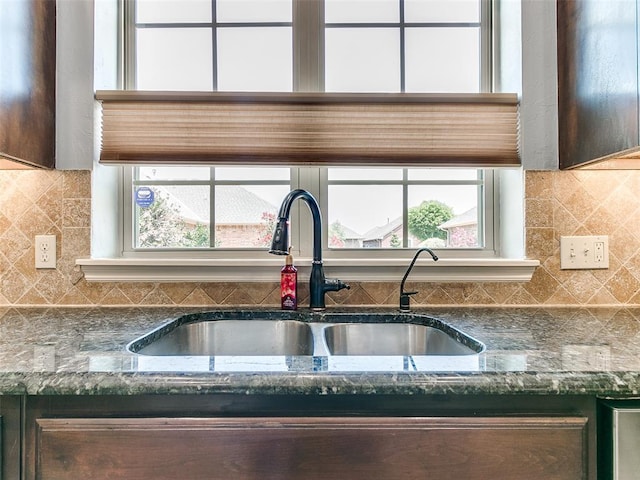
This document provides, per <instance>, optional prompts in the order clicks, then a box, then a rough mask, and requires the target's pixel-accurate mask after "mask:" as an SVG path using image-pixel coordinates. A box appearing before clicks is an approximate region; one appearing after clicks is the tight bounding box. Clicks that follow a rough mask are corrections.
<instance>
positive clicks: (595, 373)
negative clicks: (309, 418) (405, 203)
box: [0, 307, 640, 398]
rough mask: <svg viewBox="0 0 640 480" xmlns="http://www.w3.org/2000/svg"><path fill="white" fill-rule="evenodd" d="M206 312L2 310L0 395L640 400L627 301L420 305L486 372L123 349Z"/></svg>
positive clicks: (639, 352)
mask: <svg viewBox="0 0 640 480" xmlns="http://www.w3.org/2000/svg"><path fill="white" fill-rule="evenodd" d="M207 310H211V309H204V308H198V309H195V308H194V309H183V308H173V307H167V308H145V307H135V308H133V307H132V308H117V307H112V308H107V307H100V308H59V307H56V308H0V347H1V348H0V396H1V395H155V394H163V395H174V394H175V395H202V394H238V395H461V396H464V395H476V396H477V395H560V396H561V395H592V396H593V395H595V396H598V397H603V398H630V397H638V396H640V308H625V307H619V308H618V307H607V308H585V307H574V308H552V307H547V308H544V307H539V308H538V307H536V308H533V307H532V308H521V307H517V308H516V307H513V308H492V307H476V308H473V307H469V308H462V307H457V308H434V309H424V310H421V313H423V314H425V315H430V316H433V317H436V318H439V319H442V320H443V321H444V322H446V323H447V324H450V325H453V326H454V327H456V328H459V329H461V330H462V331H464V332H466V333H468V334H470V335H471V336H472V337H474V338H476V339H478V340H480V341H482V342H484V343H485V344H486V345H487V349H486V351H485V352H483V353H481V354H480V355H481V356H482V362H483V363H482V365H483V367H482V368H481V370H480V371H474V370H469V371H465V370H461V371H433V372H430V371H408V372H403V371H397V372H394V371H380V372H374V371H345V372H327V371H283V372H277V371H270V372H259V371H241V372H232V371H229V372H224V371H202V372H200V371H163V370H162V369H158V370H157V371H154V370H153V369H151V371H138V370H136V368H138V366H137V363H136V362H137V361H136V362H132V361H131V358H133V357H135V355H133V354H131V353H129V352H126V351H125V350H124V346H125V345H126V344H127V343H128V342H130V341H132V340H134V339H135V338H137V337H139V336H140V335H141V334H143V333H146V332H148V331H149V330H151V329H153V328H157V327H158V326H160V325H162V324H163V323H166V322H167V321H168V320H170V319H172V318H177V317H179V316H180V315H183V314H185V313H192V312H205V311H207ZM227 310H228V309H227ZM369 310H370V309H369ZM267 311H273V310H267ZM376 311H384V310H376ZM3 349H4V352H2V350H3ZM594 352H595V354H597V355H596V356H594V355H595V354H594ZM127 362H129V363H136V367H135V368H133V367H130V366H128V365H129V363H127ZM510 362H511V363H510ZM513 362H516V364H515V365H514V364H513ZM518 362H520V363H521V364H520V363H518ZM95 363H97V364H98V367H97V368H94V367H93V365H94V364H95ZM110 365H114V366H113V368H111V367H110ZM123 365H125V366H124V367H123ZM504 365H507V366H506V367H505V366H504Z"/></svg>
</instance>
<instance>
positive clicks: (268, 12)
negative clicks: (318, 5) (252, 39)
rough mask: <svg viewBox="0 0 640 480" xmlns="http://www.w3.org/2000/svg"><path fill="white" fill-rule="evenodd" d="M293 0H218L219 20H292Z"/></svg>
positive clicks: (229, 21) (236, 21)
mask: <svg viewBox="0 0 640 480" xmlns="http://www.w3.org/2000/svg"><path fill="white" fill-rule="evenodd" d="M291 8H292V6H291V0H217V1H216V11H217V18H218V21H219V22H222V23H225V22H228V23H238V22H291Z"/></svg>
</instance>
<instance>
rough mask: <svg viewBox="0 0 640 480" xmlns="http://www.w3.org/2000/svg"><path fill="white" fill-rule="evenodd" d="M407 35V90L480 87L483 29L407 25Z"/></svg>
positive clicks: (458, 90) (460, 90)
mask: <svg viewBox="0 0 640 480" xmlns="http://www.w3.org/2000/svg"><path fill="white" fill-rule="evenodd" d="M405 35H406V62H407V65H406V75H407V76H406V91H407V92H454V93H475V92H478V91H479V90H480V29H479V28H407V30H406V33H405ZM451 59H455V61H451Z"/></svg>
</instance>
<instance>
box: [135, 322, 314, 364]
mask: <svg viewBox="0 0 640 480" xmlns="http://www.w3.org/2000/svg"><path fill="white" fill-rule="evenodd" d="M144 340H145V338H144V337H143V339H140V340H138V341H136V342H133V343H132V344H130V345H129V350H130V351H132V352H134V353H138V354H141V355H209V356H212V355H248V356H252V355H256V356H260V355H311V354H313V335H312V333H311V329H310V328H309V326H308V325H307V324H306V323H304V322H299V321H296V320H215V321H201V322H195V323H187V324H183V325H179V326H177V327H175V328H173V329H172V330H170V331H168V332H167V333H165V334H164V335H162V336H159V338H157V339H155V340H152V341H151V342H145V341H144ZM145 343H148V344H145Z"/></svg>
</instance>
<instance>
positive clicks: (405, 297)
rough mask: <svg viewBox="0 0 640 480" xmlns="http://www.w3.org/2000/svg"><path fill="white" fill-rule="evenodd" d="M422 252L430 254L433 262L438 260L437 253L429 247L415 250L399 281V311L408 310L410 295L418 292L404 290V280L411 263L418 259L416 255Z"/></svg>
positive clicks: (411, 265)
mask: <svg viewBox="0 0 640 480" xmlns="http://www.w3.org/2000/svg"><path fill="white" fill-rule="evenodd" d="M422 252H427V253H428V254H429V255H431V258H433V261H434V262H437V261H438V257H437V255H436V254H435V253H433V251H431V249H429V248H421V249H419V250H418V251H417V252H416V254H415V255H414V257H413V260H411V263H410V264H409V268H407V271H406V272H405V274H404V277H402V282H401V283H400V311H401V312H408V311H409V310H410V304H411V295H415V294H416V293H418V292H405V291H404V282H406V281H407V277H408V276H409V273H410V272H411V269H412V268H413V265H414V264H415V263H416V260H418V257H419V256H420V254H421V253H422Z"/></svg>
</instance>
